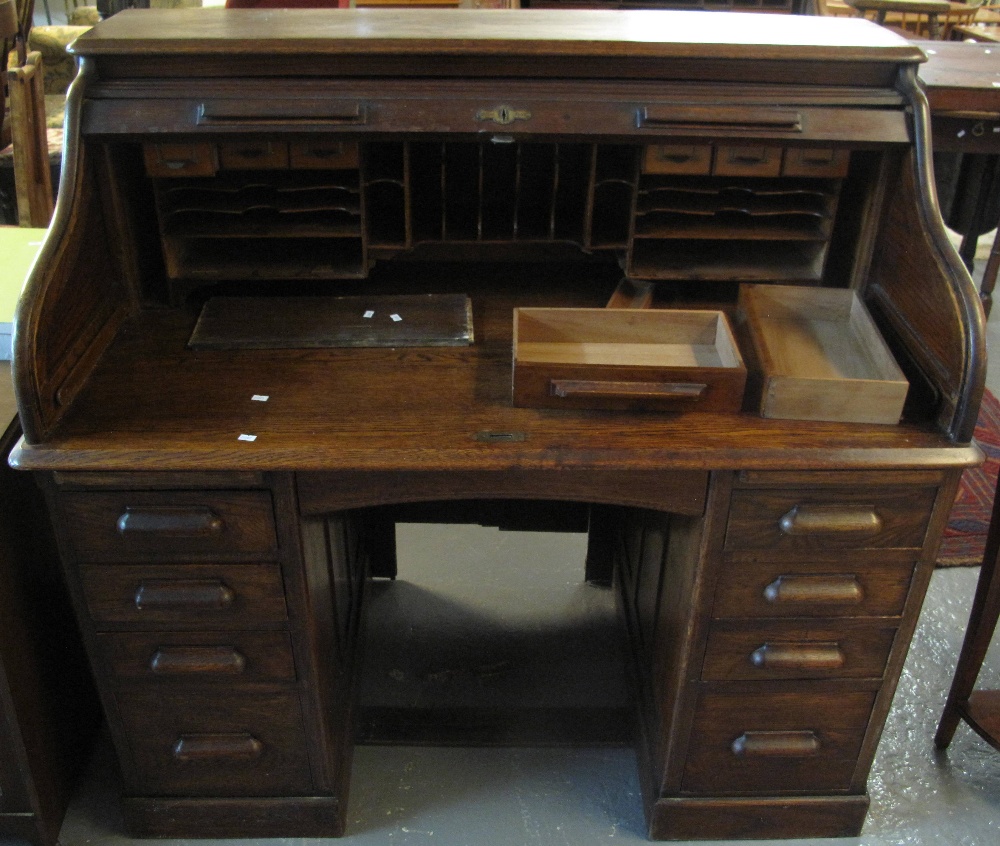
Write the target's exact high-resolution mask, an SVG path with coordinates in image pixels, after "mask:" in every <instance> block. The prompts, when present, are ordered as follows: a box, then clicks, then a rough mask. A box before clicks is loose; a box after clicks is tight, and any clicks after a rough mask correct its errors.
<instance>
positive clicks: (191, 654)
mask: <svg viewBox="0 0 1000 846" xmlns="http://www.w3.org/2000/svg"><path fill="white" fill-rule="evenodd" d="M97 643H98V647H99V649H100V651H101V656H102V659H103V661H104V663H105V665H106V666H107V667H108V669H109V672H110V674H111V675H112V676H113V677H114V678H116V679H122V680H124V679H133V680H134V679H146V680H152V679H156V680H159V681H167V682H169V681H174V682H180V683H192V682H196V683H199V684H203V683H204V684H224V685H234V684H238V683H241V682H293V681H295V661H294V659H293V657H292V643H291V640H290V639H289V636H288V633H287V632H280V631H274V632H268V631H264V632H241V631H222V632H219V631H214V632H211V631H210V632H129V633H127V634H117V633H116V634H99V635H98V636H97Z"/></svg>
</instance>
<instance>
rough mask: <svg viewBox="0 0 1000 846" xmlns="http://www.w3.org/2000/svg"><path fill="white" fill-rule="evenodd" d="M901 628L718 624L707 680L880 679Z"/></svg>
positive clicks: (704, 672)
mask: <svg viewBox="0 0 1000 846" xmlns="http://www.w3.org/2000/svg"><path fill="white" fill-rule="evenodd" d="M895 635H896V628H895V626H860V625H855V626H850V627H848V626H823V625H820V624H806V623H800V622H795V623H783V622H774V623H771V624H769V625H765V626H759V625H758V626H740V627H738V628H737V627H736V626H732V627H728V626H725V625H721V624H719V623H716V624H715V625H714V626H713V627H712V631H711V634H710V635H709V638H708V651H707V652H706V654H705V663H704V665H703V666H702V678H703V679H704V680H706V681H740V680H749V681H752V680H758V679H760V680H768V679H809V678H870V679H880V678H881V677H882V675H883V673H884V672H885V664H886V661H887V660H888V659H889V651H890V650H891V649H892V642H893V639H894V638H895Z"/></svg>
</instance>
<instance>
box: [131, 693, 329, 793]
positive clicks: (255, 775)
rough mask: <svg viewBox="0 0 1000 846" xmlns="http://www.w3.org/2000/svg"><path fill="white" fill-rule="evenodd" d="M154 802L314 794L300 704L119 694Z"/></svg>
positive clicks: (141, 788) (263, 697) (290, 696)
mask: <svg viewBox="0 0 1000 846" xmlns="http://www.w3.org/2000/svg"><path fill="white" fill-rule="evenodd" d="M116 699H117V702H118V707H119V710H120V713H121V717H122V720H123V722H124V724H125V732H126V736H127V739H128V744H129V746H130V748H131V750H132V754H133V756H134V757H135V759H136V762H137V764H138V769H139V771H140V773H141V775H140V776H139V779H140V784H139V785H136V786H133V785H130V787H132V788H133V789H134V790H135V792H141V793H144V794H146V795H177V796H185V795H186V796H194V795H207V796H282V795H286V796H295V795H307V794H309V793H310V791H311V790H312V777H311V775H310V769H309V759H308V754H307V747H306V736H305V731H304V728H303V724H302V715H301V706H300V703H299V697H298V695H297V694H296V693H295V692H294V691H290V690H278V691H274V692H269V693H247V692H245V691H241V692H240V693H239V695H232V694H229V695H228V696H227V695H226V694H225V693H223V692H220V693H219V694H218V695H213V694H205V693H199V692H190V691H186V692H174V691H165V690H164V689H162V688H161V687H160V686H158V685H149V686H145V687H143V688H142V689H135V690H128V689H126V690H124V691H119V692H118V693H117V694H116Z"/></svg>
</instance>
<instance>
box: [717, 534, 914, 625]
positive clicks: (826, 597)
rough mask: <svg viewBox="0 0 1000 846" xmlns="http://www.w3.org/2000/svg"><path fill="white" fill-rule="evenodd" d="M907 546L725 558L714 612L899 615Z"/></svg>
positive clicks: (909, 556)
mask: <svg viewBox="0 0 1000 846" xmlns="http://www.w3.org/2000/svg"><path fill="white" fill-rule="evenodd" d="M915 565H916V556H915V555H914V553H913V552H912V551H910V550H881V551H879V552H878V553H877V554H872V553H869V552H856V551H845V552H844V553H843V554H841V555H839V556H829V555H827V556H823V555H810V556H808V557H805V558H802V557H799V558H790V557H787V556H786V557H782V556H778V555H770V554H767V553H764V554H763V555H760V554H758V555H755V556H751V555H749V554H748V553H742V554H738V555H734V554H730V555H727V556H725V558H724V564H723V567H722V572H721V574H720V578H719V582H718V585H717V587H716V589H715V602H714V605H713V607H712V616H713V617H715V618H725V617H863V616H872V617H898V616H899V615H900V614H902V613H903V606H904V604H905V603H906V597H907V594H908V593H909V590H910V581H911V580H912V578H913V570H914V567H915Z"/></svg>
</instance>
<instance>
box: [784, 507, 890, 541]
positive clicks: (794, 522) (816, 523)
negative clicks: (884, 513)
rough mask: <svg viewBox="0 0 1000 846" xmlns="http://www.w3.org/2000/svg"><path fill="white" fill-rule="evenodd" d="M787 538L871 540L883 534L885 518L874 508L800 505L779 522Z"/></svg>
mask: <svg viewBox="0 0 1000 846" xmlns="http://www.w3.org/2000/svg"><path fill="white" fill-rule="evenodd" d="M778 526H779V527H780V529H781V531H782V532H784V533H785V534H786V535H839V536H845V535H857V536H859V537H871V536H872V535H877V534H878V533H879V532H881V531H882V518H881V517H879V516H878V514H877V513H876V512H875V507H874V506H871V505H861V506H857V507H855V508H845V507H844V506H843V505H796V506H795V507H794V508H793V509H792V510H791V511H789V512H788V513H787V514H785V515H784V516H783V517H782V518H781V519H780V520H779V521H778Z"/></svg>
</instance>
